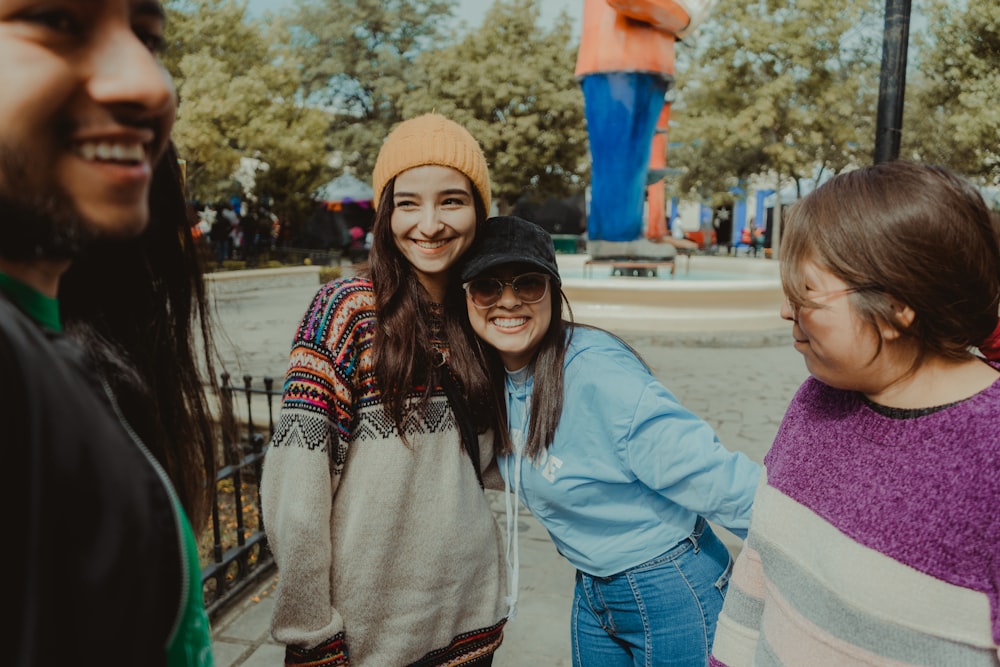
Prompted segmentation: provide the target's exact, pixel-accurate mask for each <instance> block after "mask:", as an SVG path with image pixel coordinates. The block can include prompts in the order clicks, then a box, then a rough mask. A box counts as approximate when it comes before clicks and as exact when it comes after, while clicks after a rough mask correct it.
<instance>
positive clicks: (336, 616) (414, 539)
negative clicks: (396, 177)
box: [261, 278, 507, 667]
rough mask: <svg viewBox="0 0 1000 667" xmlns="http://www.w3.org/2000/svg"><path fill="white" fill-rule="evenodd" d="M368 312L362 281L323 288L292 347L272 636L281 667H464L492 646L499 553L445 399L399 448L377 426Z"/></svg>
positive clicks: (277, 474)
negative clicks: (289, 666)
mask: <svg viewBox="0 0 1000 667" xmlns="http://www.w3.org/2000/svg"><path fill="white" fill-rule="evenodd" d="M373 308H374V295H373V293H372V289H371V283H370V281H368V280H366V279H358V278H352V279H343V280H337V281H334V282H332V283H329V284H327V285H325V286H324V287H322V288H320V290H319V291H318V292H317V294H316V296H315V297H314V298H313V301H312V304H311V305H310V307H309V309H308V311H307V312H306V314H305V317H304V318H303V320H302V323H301V324H300V325H299V328H298V330H297V332H296V335H295V340H294V342H293V346H292V352H291V355H290V359H289V368H288V373H287V375H286V378H285V386H284V397H283V402H282V407H281V414H280V418H279V421H278V425H277V427H276V429H275V434H274V437H273V439H272V441H271V446H270V448H269V450H268V452H267V456H266V459H265V463H264V475H263V479H262V482H261V500H262V504H263V514H264V525H265V526H266V529H267V535H268V540H269V542H270V546H271V549H272V550H273V552H274V557H275V560H276V562H277V565H278V573H279V578H278V589H277V596H276V608H275V612H274V616H273V619H272V633H273V635H274V638H275V639H276V640H278V641H280V642H282V643H284V644H286V645H288V647H289V650H288V652H287V659H288V660H289V661H290V662H292V663H297V662H302V663H303V664H322V665H341V664H348V661H349V664H351V665H354V666H355V667H395V666H398V665H410V664H414V665H420V666H421V667H430V666H432V665H444V664H448V665H463V664H466V663H467V662H469V661H471V660H474V659H476V658H478V657H482V656H483V655H488V654H490V653H492V652H493V651H495V650H496V648H497V646H499V645H500V642H501V640H502V636H503V634H502V633H503V625H504V622H505V614H506V612H507V605H506V601H505V594H506V578H505V569H504V563H503V541H502V538H501V535H500V531H499V527H498V525H497V522H496V520H495V519H494V517H493V513H492V512H491V510H490V507H489V504H488V502H487V498H486V497H485V495H484V494H483V491H482V489H481V488H480V487H479V483H478V481H477V479H476V474H475V471H474V469H473V466H472V464H471V462H470V461H469V459H468V456H467V455H466V454H465V452H464V450H463V448H462V445H461V439H460V436H459V431H458V429H457V425H456V423H455V419H454V416H453V415H452V412H451V409H450V408H449V406H448V403H447V398H446V397H445V396H444V393H443V391H442V390H441V389H440V388H438V389H437V390H436V391H435V392H434V397H433V399H432V401H431V403H430V405H429V406H428V409H427V411H426V413H425V414H424V415H422V416H421V417H420V418H419V419H414V420H413V422H412V424H411V428H410V433H411V435H410V438H409V440H410V446H409V447H408V446H407V445H406V444H404V443H403V441H402V440H401V439H400V437H399V435H398V433H397V432H396V431H395V429H394V428H393V425H392V423H391V421H390V420H389V419H388V418H387V417H386V416H385V414H384V411H383V409H382V404H381V401H380V397H379V390H378V387H377V386H376V383H375V376H374V371H373V367H372V347H371V346H372V338H373V335H374V331H375V319H374V310H373ZM331 450H332V451H331ZM480 453H481V457H482V460H481V465H482V468H483V469H484V470H485V469H486V467H487V464H488V463H489V462H490V461H491V459H492V458H493V452H492V445H491V442H489V441H488V439H487V438H486V437H483V438H481V442H480ZM317 647H318V648H317ZM302 649H308V650H307V651H305V652H303V651H302ZM344 652H346V657H344V655H343V653H344Z"/></svg>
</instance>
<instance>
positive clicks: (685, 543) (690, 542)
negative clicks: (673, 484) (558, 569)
mask: <svg viewBox="0 0 1000 667" xmlns="http://www.w3.org/2000/svg"><path fill="white" fill-rule="evenodd" d="M706 527H708V522H707V521H706V520H705V518H704V517H701V516H699V517H698V520H697V521H695V522H694V528H692V529H691V534H690V535H688V536H687V537H685V538H684V539H683V540H681V541H680V542H678V543H677V544H675V545H674V546H672V547H670V548H669V549H667V550H666V551H664V552H663V553H661V554H660V555H658V556H654V557H653V558H650V559H649V560H647V561H645V562H643V563H639V564H638V565H633V566H632V567H630V568H628V569H625V570H622V571H621V572H616V573H615V574H611V575H608V576H606V577H598V576H595V575H592V574H587V573H586V572H583V571H582V570H577V572H578V573H579V574H580V575H583V576H585V577H591V578H594V579H602V580H604V581H608V580H611V579H614V578H615V577H620V576H622V575H623V574H628V573H629V572H632V571H634V570H640V569H643V568H648V567H654V566H656V565H659V564H660V563H665V562H668V561H671V560H674V559H676V558H678V557H680V556H681V555H682V554H684V553H687V552H688V551H689V550H691V549H694V552H695V553H698V550H699V549H700V548H701V538H702V536H703V535H704V534H705V528H706Z"/></svg>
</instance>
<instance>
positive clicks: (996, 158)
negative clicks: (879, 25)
mask: <svg viewBox="0 0 1000 667" xmlns="http://www.w3.org/2000/svg"><path fill="white" fill-rule="evenodd" d="M925 11H926V12H927V16H928V23H929V25H931V26H934V31H933V32H932V33H930V34H918V35H917V40H916V41H917V44H918V46H919V47H920V57H919V59H918V60H917V73H916V76H915V77H914V81H913V85H912V86H910V87H909V88H908V90H907V104H906V105H905V106H904V110H905V111H904V121H903V123H904V126H903V135H902V141H901V148H900V153H901V154H902V155H903V156H905V157H909V158H912V159H918V160H923V161H927V162H934V163H937V164H943V165H947V166H949V167H951V168H953V169H955V170H957V171H960V172H962V173H964V174H966V175H968V176H972V177H976V178H978V179H980V180H981V181H985V182H991V183H994V184H996V183H1000V104H998V100H1000V97H998V94H997V91H998V90H1000V4H998V3H996V2H968V3H965V4H964V5H963V4H961V3H956V2H954V1H948V0H929V2H928V3H927V7H926V10H925Z"/></svg>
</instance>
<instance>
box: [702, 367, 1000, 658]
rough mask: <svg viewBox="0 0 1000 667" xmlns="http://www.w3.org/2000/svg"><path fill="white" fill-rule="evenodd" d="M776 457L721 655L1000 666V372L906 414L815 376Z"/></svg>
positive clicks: (730, 602) (744, 555)
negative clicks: (998, 377)
mask: <svg viewBox="0 0 1000 667" xmlns="http://www.w3.org/2000/svg"><path fill="white" fill-rule="evenodd" d="M764 464H765V469H766V472H765V474H766V478H765V479H764V480H763V481H762V482H761V485H760V487H759V489H758V492H757V496H756V499H755V501H754V509H753V517H752V519H751V524H750V534H749V537H748V540H747V543H746V546H745V547H744V549H743V551H742V552H741V554H740V556H739V558H738V559H737V562H736V565H735V568H734V572H733V578H732V580H731V582H730V586H729V592H728V594H727V596H726V602H725V606H724V607H723V611H722V614H721V616H720V618H719V625H718V630H717V632H716V638H715V645H714V648H713V657H712V662H711V664H712V665H714V666H716V667H718V666H721V665H729V666H731V667H736V666H739V665H810V666H818V667H823V666H826V665H829V666H830V667H833V666H836V667H843V666H845V665H893V666H902V665H941V666H948V667H954V666H957V665H963V666H973V665H977V666H978V665H981V666H983V667H987V666H989V667H996V666H997V665H1000V654H998V645H1000V381H997V382H995V383H994V384H993V385H992V386H990V387H988V388H986V389H985V390H983V391H982V392H980V393H978V394H976V395H975V396H973V397H971V398H969V399H967V400H963V401H960V402H958V403H955V404H952V405H950V406H947V407H944V408H942V409H940V410H937V411H933V412H930V414H926V413H924V414H911V415H907V416H906V418H893V417H890V416H887V415H885V414H882V413H881V411H879V410H877V409H875V408H874V407H873V406H872V405H870V404H869V403H867V402H866V401H865V400H864V399H863V397H862V396H861V395H860V394H858V393H857V392H852V391H842V390H838V389H833V388H831V387H829V386H827V385H824V384H822V383H821V382H819V381H817V380H815V379H812V378H810V379H809V380H807V381H806V382H805V383H804V384H803V386H802V387H801V388H800V389H799V391H798V393H797V395H796V396H795V398H794V399H793V401H792V403H791V405H790V407H789V409H788V411H787V413H786V415H785V418H784V420H783V422H782V425H781V428H780V429H779V431H778V435H777V438H776V439H775V442H774V445H773V447H772V448H771V451H770V452H769V453H768V454H767V456H766V457H765V459H764Z"/></svg>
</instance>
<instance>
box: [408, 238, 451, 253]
mask: <svg viewBox="0 0 1000 667" xmlns="http://www.w3.org/2000/svg"><path fill="white" fill-rule="evenodd" d="M413 242H414V243H416V244H417V245H418V246H420V247H421V248H424V249H426V250H437V249H438V248H440V247H442V246H443V245H444V244H445V243H447V242H448V241H447V240H444V241H418V240H416V239H414V241H413Z"/></svg>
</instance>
